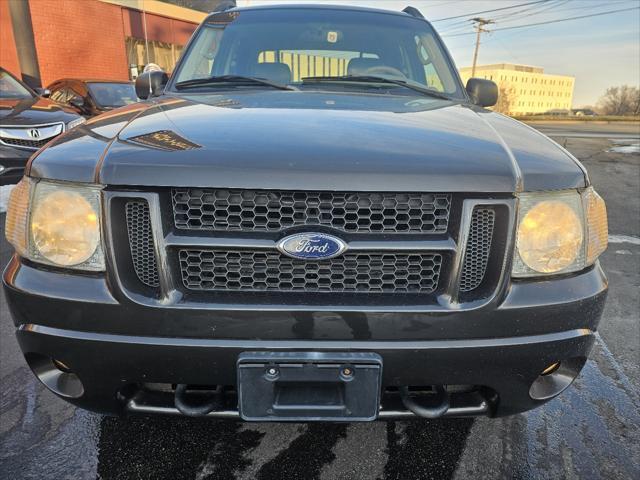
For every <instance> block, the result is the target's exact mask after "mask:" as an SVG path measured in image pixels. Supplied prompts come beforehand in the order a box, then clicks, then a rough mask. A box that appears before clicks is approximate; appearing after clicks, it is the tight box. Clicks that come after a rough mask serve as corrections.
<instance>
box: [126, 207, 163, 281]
mask: <svg viewBox="0 0 640 480" xmlns="http://www.w3.org/2000/svg"><path fill="white" fill-rule="evenodd" d="M125 209H126V217H127V232H128V234H129V246H130V248H131V258H132V259H133V268H134V270H135V272H136V275H137V276H138V278H139V279H140V281H141V282H142V283H144V284H145V285H147V286H149V287H153V288H157V287H158V286H159V285H160V282H159V280H158V265H157V263H156V254H155V246H154V243H153V232H152V231H151V219H150V217H149V204H148V203H147V202H146V201H145V200H132V201H129V202H127V204H126V207H125Z"/></svg>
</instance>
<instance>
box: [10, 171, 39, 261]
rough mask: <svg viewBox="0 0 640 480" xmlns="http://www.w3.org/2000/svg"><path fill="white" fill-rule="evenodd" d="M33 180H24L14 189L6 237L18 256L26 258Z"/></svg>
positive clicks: (11, 196)
mask: <svg viewBox="0 0 640 480" xmlns="http://www.w3.org/2000/svg"><path fill="white" fill-rule="evenodd" d="M31 185H32V184H31V180H29V179H28V178H26V177H25V178H23V179H22V180H20V182H19V183H18V184H17V185H16V186H15V187H14V188H13V190H12V191H11V195H10V196H9V205H8V206H7V219H6V222H5V229H4V231H5V235H6V237H7V240H8V241H9V243H10V244H11V245H13V248H15V249H16V252H17V253H18V255H21V256H25V255H26V253H27V249H28V238H27V235H28V228H27V226H28V219H29V199H30V197H31Z"/></svg>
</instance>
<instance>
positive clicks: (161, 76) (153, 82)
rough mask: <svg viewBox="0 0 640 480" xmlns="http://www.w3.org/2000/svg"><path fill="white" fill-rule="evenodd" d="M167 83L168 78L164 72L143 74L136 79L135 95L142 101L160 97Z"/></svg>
mask: <svg viewBox="0 0 640 480" xmlns="http://www.w3.org/2000/svg"><path fill="white" fill-rule="evenodd" d="M168 81H169V76H168V75H167V74H166V73H165V72H158V71H155V72H144V73H143V74H142V75H140V76H139V77H138V78H136V95H137V96H138V98H140V99H142V100H146V99H148V98H150V97H157V96H159V95H162V91H163V90H164V86H165V85H166V84H167V82H168Z"/></svg>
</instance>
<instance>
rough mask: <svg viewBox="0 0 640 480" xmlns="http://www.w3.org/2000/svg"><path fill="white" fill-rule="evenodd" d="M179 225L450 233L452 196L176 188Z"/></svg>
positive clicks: (190, 227) (192, 227)
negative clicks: (308, 227)
mask: <svg viewBox="0 0 640 480" xmlns="http://www.w3.org/2000/svg"><path fill="white" fill-rule="evenodd" d="M172 200H173V214H174V221H175V225H176V227H177V228H179V229H187V230H217V231H279V230H282V229H285V228H289V227H295V226H299V225H306V226H310V225H322V226H327V227H332V228H336V229H338V230H342V231H345V232H381V233H396V232H408V233H418V232H419V233H445V232H446V231H447V228H448V224H449V211H450V206H451V195H449V194H433V193H362V192H355V193H339V192H307V191H297V192H291V191H272V190H215V189H195V188H175V189H173V190H172Z"/></svg>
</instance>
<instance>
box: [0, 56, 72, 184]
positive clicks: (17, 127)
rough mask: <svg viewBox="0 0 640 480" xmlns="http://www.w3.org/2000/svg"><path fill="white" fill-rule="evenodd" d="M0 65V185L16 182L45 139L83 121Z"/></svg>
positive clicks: (46, 93)
mask: <svg viewBox="0 0 640 480" xmlns="http://www.w3.org/2000/svg"><path fill="white" fill-rule="evenodd" d="M48 93H49V92H48V91H47V90H40V91H39V92H36V91H34V90H32V89H31V88H29V87H28V86H27V85H25V84H24V83H23V82H21V81H20V80H18V79H17V78H16V77H14V76H13V75H11V74H10V73H9V72H8V71H6V70H5V69H4V68H0V185H7V184H10V183H16V182H18V180H20V178H22V175H23V174H24V167H25V165H26V164H27V161H28V160H29V157H30V156H31V155H33V153H34V152H35V151H36V150H38V149H39V148H40V147H42V146H43V145H45V144H46V143H47V142H48V141H49V140H52V139H53V138H55V137H56V136H58V135H60V134H61V133H62V132H64V131H65V130H69V129H71V128H73V127H75V126H77V125H79V124H81V123H83V122H84V118H82V117H81V116H79V115H77V114H76V113H75V112H74V111H73V110H70V109H68V108H64V107H61V106H60V105H57V104H56V103H55V102H52V101H51V100H48V99H47V98H44V97H43V96H42V95H45V96H46V95H48Z"/></svg>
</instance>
